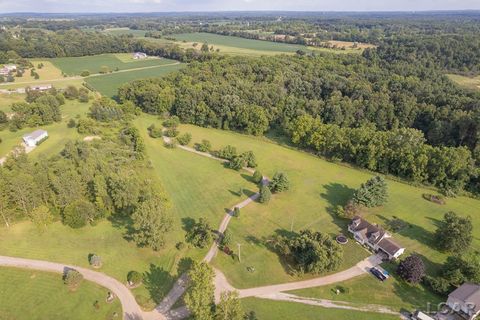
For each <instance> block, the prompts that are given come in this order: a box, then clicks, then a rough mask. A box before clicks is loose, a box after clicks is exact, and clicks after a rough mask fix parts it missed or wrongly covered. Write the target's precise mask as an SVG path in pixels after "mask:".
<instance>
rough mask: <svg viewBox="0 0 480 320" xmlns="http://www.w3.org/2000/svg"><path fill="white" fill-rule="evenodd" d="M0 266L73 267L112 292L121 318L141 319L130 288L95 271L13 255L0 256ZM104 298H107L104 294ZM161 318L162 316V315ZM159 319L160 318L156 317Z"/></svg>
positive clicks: (61, 270) (51, 269)
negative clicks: (120, 307) (118, 302)
mask: <svg viewBox="0 0 480 320" xmlns="http://www.w3.org/2000/svg"><path fill="white" fill-rule="evenodd" d="M0 266H5V267H16V268H25V269H33V270H40V271H47V272H56V273H64V272H65V271H66V270H68V269H75V270H77V271H78V272H80V273H81V274H82V275H83V277H84V278H85V280H88V281H92V282H95V283H96V284H98V285H100V286H102V287H105V288H107V289H108V290H110V291H111V292H113V293H114V294H115V295H116V296H117V297H118V299H119V300H120V302H121V304H122V309H123V315H124V316H123V318H124V319H126V320H141V319H143V315H142V310H141V309H140V307H139V306H138V304H137V302H136V301H135V298H134V296H133V295H132V293H131V292H130V290H129V289H128V288H127V287H126V286H125V285H124V284H123V283H121V282H119V281H117V280H115V279H113V278H111V277H109V276H107V275H105V274H103V273H101V272H97V271H93V270H89V269H86V268H80V267H76V266H70V265H65V264H61V263H54V262H48V261H42V260H30V259H22V258H14V257H5V256H0ZM105 298H107V297H106V296H105ZM162 318H163V317H162ZM157 319H161V318H157Z"/></svg>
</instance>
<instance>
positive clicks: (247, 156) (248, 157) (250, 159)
mask: <svg viewBox="0 0 480 320" xmlns="http://www.w3.org/2000/svg"><path fill="white" fill-rule="evenodd" d="M240 156H241V157H242V158H243V160H244V161H245V167H249V168H256V167H257V159H256V157H255V154H254V153H253V152H252V151H247V152H244V153H242V154H241V155H240Z"/></svg>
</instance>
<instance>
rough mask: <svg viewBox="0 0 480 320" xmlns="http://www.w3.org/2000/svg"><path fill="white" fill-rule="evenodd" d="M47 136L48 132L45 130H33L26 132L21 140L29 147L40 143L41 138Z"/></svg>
mask: <svg viewBox="0 0 480 320" xmlns="http://www.w3.org/2000/svg"><path fill="white" fill-rule="evenodd" d="M47 137H48V132H47V131H45V130H35V131H33V132H32V133H30V134H26V135H24V136H23V142H25V144H26V145H27V146H29V147H35V146H37V145H38V143H40V142H41V141H42V140H44V139H46V138H47Z"/></svg>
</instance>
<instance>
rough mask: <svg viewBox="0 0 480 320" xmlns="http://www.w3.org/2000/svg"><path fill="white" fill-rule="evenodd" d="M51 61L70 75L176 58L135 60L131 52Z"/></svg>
mask: <svg viewBox="0 0 480 320" xmlns="http://www.w3.org/2000/svg"><path fill="white" fill-rule="evenodd" d="M50 61H51V62H52V63H53V64H54V65H55V66H56V67H57V68H59V69H60V70H61V71H62V72H63V73H64V74H66V75H69V76H73V75H80V74H81V73H82V72H83V71H88V72H89V73H90V74H96V73H100V71H101V69H102V67H106V68H107V69H108V70H109V71H110V72H112V71H120V70H129V69H140V68H146V67H154V66H161V65H166V64H171V63H174V62H175V61H174V60H170V59H165V58H158V57H148V58H146V59H139V60H134V59H133V58H132V54H130V53H117V54H101V55H96V56H85V57H67V58H54V59H51V60H50Z"/></svg>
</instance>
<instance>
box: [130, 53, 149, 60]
mask: <svg viewBox="0 0 480 320" xmlns="http://www.w3.org/2000/svg"><path fill="white" fill-rule="evenodd" d="M146 58H147V54H146V53H144V52H135V53H134V54H133V59H135V60H139V59H146Z"/></svg>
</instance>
